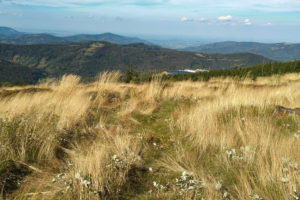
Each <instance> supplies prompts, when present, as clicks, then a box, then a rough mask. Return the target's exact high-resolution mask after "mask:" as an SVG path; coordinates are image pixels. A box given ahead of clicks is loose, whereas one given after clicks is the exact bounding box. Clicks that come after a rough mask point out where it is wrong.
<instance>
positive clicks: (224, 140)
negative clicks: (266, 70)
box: [0, 72, 300, 200]
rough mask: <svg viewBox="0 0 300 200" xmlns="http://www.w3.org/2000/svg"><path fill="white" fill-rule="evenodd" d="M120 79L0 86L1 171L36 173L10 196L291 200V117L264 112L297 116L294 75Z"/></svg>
mask: <svg viewBox="0 0 300 200" xmlns="http://www.w3.org/2000/svg"><path fill="white" fill-rule="evenodd" d="M119 76H120V74H119V73H118V72H116V73H110V72H105V73H102V74H101V75H99V78H98V80H97V81H96V82H94V83H90V84H82V83H80V78H79V77H77V76H73V75H69V76H64V77H63V78H62V79H61V80H56V81H53V80H49V81H47V82H45V83H43V84H40V85H36V86H27V87H14V88H1V89H0V148H1V152H0V163H1V161H4V160H14V161H15V162H21V163H25V164H26V165H27V166H30V167H31V169H37V170H33V172H32V174H31V175H28V176H27V177H22V179H21V178H20V180H22V182H21V185H20V188H19V189H18V190H16V191H14V192H13V193H12V194H6V195H7V196H8V197H9V198H11V199H201V198H205V199H212V200H213V199H232V200H233V199H260V198H261V199H274V200H275V199H297V198H299V195H300V193H299V191H300V177H299V172H298V166H297V164H298V163H300V153H299V152H300V116H299V115H297V114H295V115H288V114H285V113H283V114H280V115H274V114H273V112H274V109H275V107H276V106H277V105H281V106H285V107H289V108H296V107H300V90H299V88H300V75H299V74H287V75H284V76H274V77H269V78H258V79H257V80H256V81H255V82H253V81H252V80H243V81H239V80H234V79H229V78H228V79H212V80H210V81H209V82H190V81H185V82H170V83H164V82H161V80H160V79H159V78H157V79H155V80H154V81H153V82H151V83H145V84H141V85H136V84H124V83H118V82H117V80H118V78H119ZM0 171H1V169H0ZM0 178H1V174H0ZM176 178H177V182H176ZM0 186H1V184H0ZM2 187H3V188H0V193H1V191H4V190H3V189H4V187H5V186H2ZM2 193H3V192H2ZM3 195H4V194H3Z"/></svg>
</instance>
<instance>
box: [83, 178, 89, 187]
mask: <svg viewBox="0 0 300 200" xmlns="http://www.w3.org/2000/svg"><path fill="white" fill-rule="evenodd" d="M81 184H82V185H84V186H85V187H88V186H89V185H90V184H91V182H89V181H87V180H84V181H82V182H81Z"/></svg>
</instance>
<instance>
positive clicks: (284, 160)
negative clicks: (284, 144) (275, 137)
mask: <svg viewBox="0 0 300 200" xmlns="http://www.w3.org/2000/svg"><path fill="white" fill-rule="evenodd" d="M290 161H291V158H285V157H282V158H281V162H282V164H287V163H288V162H290Z"/></svg>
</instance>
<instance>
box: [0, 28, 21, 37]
mask: <svg viewBox="0 0 300 200" xmlns="http://www.w3.org/2000/svg"><path fill="white" fill-rule="evenodd" d="M18 34H21V33H20V32H18V31H16V30H14V29H12V28H9V27H0V39H1V38H6V37H12V36H15V35H18Z"/></svg>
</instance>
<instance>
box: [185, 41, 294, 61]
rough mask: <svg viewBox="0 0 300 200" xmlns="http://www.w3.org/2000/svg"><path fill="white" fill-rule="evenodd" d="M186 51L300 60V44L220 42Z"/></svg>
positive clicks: (190, 48) (279, 59)
mask: <svg viewBox="0 0 300 200" xmlns="http://www.w3.org/2000/svg"><path fill="white" fill-rule="evenodd" d="M184 50H186V51H193V52H203V53H223V54H227V53H240V52H249V53H254V54H259V55H262V56H265V57H268V58H270V59H273V60H278V61H289V60H298V59H300V44H290V43H275V44H265V43H256V42H218V43H212V44H206V45H201V46H198V47H189V48H185V49H184Z"/></svg>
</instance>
